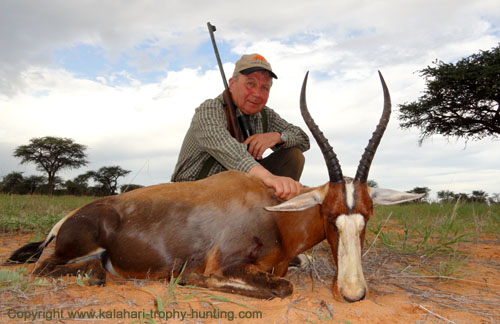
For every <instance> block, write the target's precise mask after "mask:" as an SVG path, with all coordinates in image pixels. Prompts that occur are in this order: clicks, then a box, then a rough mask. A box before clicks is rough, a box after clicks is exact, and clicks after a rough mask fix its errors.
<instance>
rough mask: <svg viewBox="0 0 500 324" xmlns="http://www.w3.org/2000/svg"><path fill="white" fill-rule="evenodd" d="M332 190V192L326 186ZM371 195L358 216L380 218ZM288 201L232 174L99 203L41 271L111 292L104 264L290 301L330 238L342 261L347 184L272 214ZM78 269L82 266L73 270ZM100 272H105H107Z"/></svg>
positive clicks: (68, 227) (77, 217)
mask: <svg viewBox="0 0 500 324" xmlns="http://www.w3.org/2000/svg"><path fill="white" fill-rule="evenodd" d="M325 188H326V187H325ZM314 189H315V188H309V189H305V190H304V192H307V191H311V190H314ZM366 192H367V191H366V189H365V187H363V186H361V187H360V189H359V190H356V193H357V196H356V199H357V200H359V201H360V202H362V203H361V204H360V206H358V205H356V211H357V212H360V213H362V214H363V215H367V217H368V215H369V214H366V213H369V212H371V211H370V208H372V207H371V200H369V197H368V198H367V196H366V194H365V193H366ZM279 203H281V201H280V200H279V199H277V198H276V197H274V196H273V195H272V192H271V191H270V189H268V188H267V187H266V186H265V185H264V184H262V183H261V182H260V180H258V179H257V178H254V177H252V176H249V175H247V174H245V173H241V172H236V171H228V172H223V173H220V174H218V175H215V176H212V177H209V178H207V179H204V180H200V181H195V182H185V183H168V184H162V185H156V186H150V187H145V188H141V189H137V190H134V191H131V192H128V193H125V194H121V195H119V196H113V197H107V198H103V199H100V200H97V201H95V202H92V203H90V204H88V205H86V206H84V207H82V208H80V209H79V210H78V211H76V212H75V213H74V214H72V215H71V216H70V217H68V218H67V219H66V220H65V221H64V223H63V224H62V225H61V226H60V228H59V231H58V234H57V237H56V247H55V252H54V255H53V256H51V257H50V258H49V259H47V260H46V261H45V262H43V263H42V264H41V265H39V266H38V267H37V269H36V273H37V274H40V275H50V276H59V275H65V274H77V273H79V272H80V273H81V272H85V271H90V272H91V273H92V274H91V275H92V282H93V283H95V284H103V283H104V281H105V272H104V268H103V266H102V265H100V261H97V260H90V261H88V260H86V261H85V262H78V261H79V259H81V258H84V257H86V256H89V255H91V254H92V253H97V252H98V251H104V252H102V253H101V254H99V258H100V259H101V260H103V261H104V265H106V263H107V262H108V261H109V262H110V263H111V264H112V267H113V270H114V271H115V272H116V273H117V274H119V275H120V276H123V277H126V278H127V277H130V278H170V277H171V276H172V275H174V276H178V275H179V274H181V272H182V271H183V272H182V274H183V277H184V278H183V282H184V283H189V284H196V285H198V286H202V287H207V288H210V289H214V290H219V291H226V292H234V293H240V294H244V295H247V296H251V297H258V298H272V297H286V296H288V295H290V294H291V293H292V292H293V287H292V286H291V284H290V283H289V282H288V281H287V280H286V279H283V278H280V277H281V276H284V275H286V272H287V269H288V264H289V262H290V261H291V260H292V259H293V258H294V257H295V256H297V255H298V254H299V253H301V252H303V251H305V250H308V249H310V248H311V247H313V246H314V245H316V244H318V243H319V242H321V241H322V240H324V239H325V237H326V238H328V242H329V243H330V245H331V246H332V255H333V258H334V260H335V261H337V255H336V249H337V244H338V235H337V234H338V233H337V232H336V227H335V219H336V217H338V215H340V214H348V213H349V210H348V208H347V207H346V203H345V184H344V183H343V182H342V183H338V184H329V187H328V192H327V194H326V197H325V199H324V202H323V204H322V205H317V206H313V207H311V208H308V209H306V210H303V211H295V212H270V211H266V210H265V209H264V207H267V206H274V205H277V204H279ZM71 262H77V263H74V264H68V263H71ZM98 264H99V265H100V266H98Z"/></svg>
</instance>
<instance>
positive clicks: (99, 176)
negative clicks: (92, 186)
mask: <svg viewBox="0 0 500 324" xmlns="http://www.w3.org/2000/svg"><path fill="white" fill-rule="evenodd" d="M129 173H130V170H125V169H122V168H121V167H119V166H110V167H102V168H100V169H99V170H97V171H89V172H87V175H89V176H91V177H92V178H93V180H94V181H95V182H98V183H100V184H101V186H102V189H104V192H105V193H106V194H108V195H115V194H116V190H117V189H118V178H120V177H123V176H126V175H127V174H129Z"/></svg>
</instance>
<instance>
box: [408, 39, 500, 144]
mask: <svg viewBox="0 0 500 324" xmlns="http://www.w3.org/2000/svg"><path fill="white" fill-rule="evenodd" d="M420 73H421V76H423V77H424V78H425V80H426V90H425V91H424V95H423V96H422V97H420V98H419V99H418V101H415V102H411V103H405V104H403V105H400V106H399V107H400V115H399V120H400V127H402V128H411V127H417V128H418V129H420V132H421V137H420V140H419V141H420V143H422V141H423V140H424V139H425V138H427V137H429V136H431V135H433V134H441V135H444V136H446V137H458V138H465V139H472V140H479V139H482V138H484V137H486V136H493V137H498V135H500V44H499V46H497V47H495V48H493V49H491V50H490V51H481V52H479V53H478V54H473V55H471V56H469V57H466V58H463V59H461V60H459V61H458V62H456V63H454V64H453V63H444V62H442V61H435V62H434V66H428V67H427V68H425V69H423V70H421V71H420Z"/></svg>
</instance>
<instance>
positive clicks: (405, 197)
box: [370, 188, 425, 205]
mask: <svg viewBox="0 0 500 324" xmlns="http://www.w3.org/2000/svg"><path fill="white" fill-rule="evenodd" d="M424 195H425V194H414V193H408V192H402V191H396V190H391V189H382V188H370V197H371V198H372V201H373V204H374V205H395V204H400V203H403V202H407V201H412V200H415V199H418V198H422V197H423V196H424Z"/></svg>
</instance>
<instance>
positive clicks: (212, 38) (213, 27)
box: [207, 22, 229, 90]
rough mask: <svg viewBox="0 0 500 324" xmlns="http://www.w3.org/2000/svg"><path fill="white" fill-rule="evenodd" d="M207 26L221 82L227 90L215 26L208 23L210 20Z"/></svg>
mask: <svg viewBox="0 0 500 324" xmlns="http://www.w3.org/2000/svg"><path fill="white" fill-rule="evenodd" d="M207 27H208V32H209V33H210V39H211V40H212V46H213V47H214V51H215V57H216V58H217V64H219V71H220V74H221V76H222V82H223V83H224V88H225V89H226V90H227V89H229V86H228V84H227V80H226V74H225V73H224V68H223V67H222V62H221V60H220V55H219V50H218V49H217V44H216V43H215V36H214V31H216V28H215V26H214V25H212V24H210V22H207Z"/></svg>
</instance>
